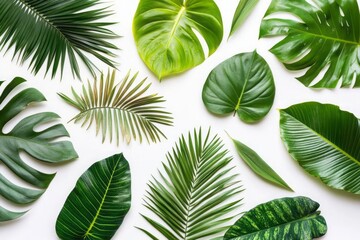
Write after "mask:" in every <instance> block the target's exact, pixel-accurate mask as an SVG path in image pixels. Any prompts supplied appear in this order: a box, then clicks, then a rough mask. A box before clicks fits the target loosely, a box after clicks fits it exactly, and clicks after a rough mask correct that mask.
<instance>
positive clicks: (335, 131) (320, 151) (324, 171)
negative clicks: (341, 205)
mask: <svg viewBox="0 0 360 240" xmlns="http://www.w3.org/2000/svg"><path fill="white" fill-rule="evenodd" d="M280 129H281V138H282V140H283V142H284V144H285V146H286V148H287V150H288V152H289V153H290V155H291V156H292V157H293V158H294V159H295V160H296V161H297V162H298V163H299V164H300V165H301V166H302V167H303V168H304V170H305V171H307V172H308V173H310V174H311V175H313V176H315V177H317V178H320V179H321V181H323V182H324V183H325V184H327V185H328V186H330V187H332V188H336V189H341V190H345V191H347V192H352V193H356V194H360V126H359V120H358V119H357V117H355V116H354V115H353V114H352V113H349V112H345V111H341V110H340V109H339V107H337V106H334V105H330V104H320V103H316V102H307V103H302V104H297V105H294V106H291V107H289V108H287V109H284V110H280Z"/></svg>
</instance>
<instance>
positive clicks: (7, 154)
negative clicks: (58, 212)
mask: <svg viewBox="0 0 360 240" xmlns="http://www.w3.org/2000/svg"><path fill="white" fill-rule="evenodd" d="M24 82H25V80H24V79H22V78H19V77H18V78H15V79H13V80H12V81H10V82H9V83H8V84H7V85H6V86H5V87H4V88H3V91H2V93H1V94H0V109H1V110H0V146H1V147H0V164H3V165H4V166H5V167H6V168H8V170H10V171H11V172H13V173H14V174H15V175H16V176H17V177H19V178H20V179H22V180H23V181H25V182H27V183H28V184H30V186H32V187H33V188H31V189H30V188H25V187H21V186H18V185H17V184H15V183H13V182H11V181H10V180H8V179H7V178H6V177H5V176H3V175H2V174H0V196H2V197H4V198H5V199H7V200H8V201H10V202H12V203H16V204H28V203H31V202H33V201H35V200H37V199H38V198H39V197H40V196H41V195H42V193H43V192H44V191H45V189H46V188H47V187H48V185H49V184H50V182H51V180H52V179H53V177H54V176H55V174H46V173H42V172H40V171H37V170H36V169H34V168H32V167H31V166H29V165H28V164H27V163H25V162H24V161H23V160H22V159H21V157H20V152H22V151H24V152H25V153H26V154H28V155H30V156H31V157H33V158H34V159H36V160H39V161H43V162H48V163H59V162H64V161H69V160H72V159H75V158H77V154H76V152H75V150H74V148H73V145H72V144H71V143H70V142H69V141H64V140H62V141H59V140H58V139H59V138H61V137H68V136H69V134H68V132H67V131H66V129H65V128H64V126H63V125H62V124H56V125H53V126H50V127H47V128H45V129H44V130H41V131H35V130H34V128H35V127H38V126H41V125H43V124H45V123H49V122H54V121H57V120H58V119H59V116H58V115H56V114H55V113H51V112H42V113H37V114H33V115H30V116H27V117H24V118H22V119H20V121H19V122H18V123H17V124H16V125H15V126H14V127H13V128H12V129H11V130H10V131H9V132H7V133H5V132H4V126H5V125H6V124H8V123H9V122H11V121H12V120H13V119H14V118H15V117H17V116H18V115H19V114H21V113H22V112H23V111H25V110H26V109H28V105H30V104H34V103H39V102H43V101H45V98H44V96H43V95H42V94H41V93H40V92H39V91H37V90H36V89H33V88H26V89H24V90H22V91H20V92H19V91H16V88H17V87H18V86H20V85H22V84H23V83H24ZM0 85H1V86H2V85H3V83H2V82H1V84H0ZM10 95H11V96H13V97H12V98H10V97H9V96H10ZM7 100H8V101H7ZM5 102H6V103H5ZM0 208H1V210H0V222H1V221H8V220H13V219H15V218H18V217H20V216H21V215H23V213H14V212H11V211H9V210H6V209H4V208H3V207H1V206H0Z"/></svg>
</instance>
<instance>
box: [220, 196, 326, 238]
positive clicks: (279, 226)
mask: <svg viewBox="0 0 360 240" xmlns="http://www.w3.org/2000/svg"><path fill="white" fill-rule="evenodd" d="M319 206H320V205H319V204H318V203H317V202H314V201H313V200H311V199H309V198H307V197H295V198H281V199H275V200H272V201H270V202H267V203H263V204H260V205H258V206H256V207H255V208H253V209H251V210H250V211H248V212H247V213H245V214H244V215H243V216H242V217H241V218H240V219H239V220H238V221H237V222H236V223H235V224H234V225H233V226H232V227H231V228H230V229H229V230H228V231H227V232H226V234H225V236H224V239H223V240H263V239H291V240H311V239H313V238H318V237H321V236H323V235H325V234H326V231H327V226H326V221H325V219H324V218H323V217H322V216H320V212H319V211H317V209H318V208H319Z"/></svg>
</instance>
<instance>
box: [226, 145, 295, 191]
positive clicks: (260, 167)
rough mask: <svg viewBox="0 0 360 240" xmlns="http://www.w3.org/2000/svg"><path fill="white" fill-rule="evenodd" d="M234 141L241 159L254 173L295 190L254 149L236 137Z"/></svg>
mask: <svg viewBox="0 0 360 240" xmlns="http://www.w3.org/2000/svg"><path fill="white" fill-rule="evenodd" d="M232 141H233V142H234V145H235V147H236V150H237V152H238V154H239V156H240V157H241V159H242V160H244V162H245V163H246V164H247V165H248V166H249V167H250V169H251V170H252V171H253V172H254V173H256V174H257V175H258V176H260V177H261V178H263V179H265V180H267V181H269V182H271V183H274V184H276V185H278V186H280V187H282V188H285V189H287V190H290V191H293V190H292V189H291V188H290V187H289V185H288V184H287V183H286V182H285V181H284V180H283V179H282V178H281V177H280V176H279V175H278V174H277V173H276V172H275V171H274V170H273V169H272V168H271V167H270V166H269V165H268V164H267V163H266V162H265V161H264V160H263V159H262V158H261V157H260V156H259V155H258V154H257V153H256V152H255V151H254V150H252V149H251V148H249V147H248V146H246V145H245V144H243V143H241V142H239V141H237V140H235V139H232Z"/></svg>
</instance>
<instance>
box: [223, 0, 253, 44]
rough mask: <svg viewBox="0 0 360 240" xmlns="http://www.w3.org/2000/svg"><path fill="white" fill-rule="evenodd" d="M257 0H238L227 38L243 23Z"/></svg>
mask: <svg viewBox="0 0 360 240" xmlns="http://www.w3.org/2000/svg"><path fill="white" fill-rule="evenodd" d="M258 2H259V0H240V1H239V4H238V6H237V8H236V11H235V14H234V17H233V20H232V24H231V30H230V34H229V37H230V36H231V35H232V34H233V33H234V32H235V31H236V30H237V29H238V28H239V27H240V26H241V25H242V24H243V23H244V21H245V20H246V18H247V17H248V16H249V15H250V13H251V12H252V10H253V9H254V7H255V6H256V4H257V3H258Z"/></svg>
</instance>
